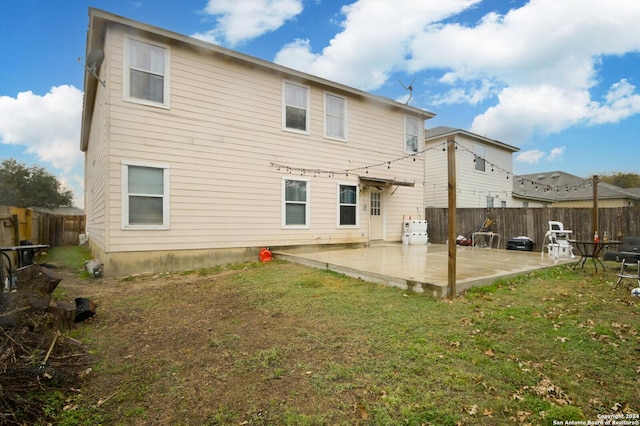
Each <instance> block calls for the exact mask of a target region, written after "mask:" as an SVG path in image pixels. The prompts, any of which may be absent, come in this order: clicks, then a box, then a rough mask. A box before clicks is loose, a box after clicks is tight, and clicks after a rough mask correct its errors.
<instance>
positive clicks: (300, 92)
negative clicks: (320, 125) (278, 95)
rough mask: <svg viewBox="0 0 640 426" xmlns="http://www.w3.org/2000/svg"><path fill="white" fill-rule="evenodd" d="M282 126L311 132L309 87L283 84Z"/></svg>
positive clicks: (306, 132)
mask: <svg viewBox="0 0 640 426" xmlns="http://www.w3.org/2000/svg"><path fill="white" fill-rule="evenodd" d="M282 90H283V92H284V93H283V96H282V98H283V108H282V109H283V114H282V128H283V129H285V130H290V131H293V132H299V133H305V134H308V133H309V88H308V87H306V86H300V85H299V84H293V83H289V82H287V81H285V82H284V84H283V88H282Z"/></svg>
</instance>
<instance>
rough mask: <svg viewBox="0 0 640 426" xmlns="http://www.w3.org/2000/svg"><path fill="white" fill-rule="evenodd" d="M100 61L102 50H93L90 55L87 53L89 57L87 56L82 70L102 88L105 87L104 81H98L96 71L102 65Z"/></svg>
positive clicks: (102, 54) (102, 56)
mask: <svg viewBox="0 0 640 426" xmlns="http://www.w3.org/2000/svg"><path fill="white" fill-rule="evenodd" d="M102 61H104V52H103V51H102V49H93V50H92V51H91V53H89V56H87V60H86V61H85V64H84V68H85V69H86V70H87V71H90V72H91V73H92V74H93V76H94V77H95V78H96V80H98V81H99V82H100V84H102V87H105V84H104V81H102V80H100V77H98V69H99V68H100V65H101V64H102ZM78 62H80V58H78Z"/></svg>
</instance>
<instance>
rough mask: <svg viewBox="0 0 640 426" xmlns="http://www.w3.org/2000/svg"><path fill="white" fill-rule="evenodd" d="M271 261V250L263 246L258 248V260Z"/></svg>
mask: <svg viewBox="0 0 640 426" xmlns="http://www.w3.org/2000/svg"><path fill="white" fill-rule="evenodd" d="M269 261H271V252H270V251H269V249H266V248H263V249H262V250H260V262H269Z"/></svg>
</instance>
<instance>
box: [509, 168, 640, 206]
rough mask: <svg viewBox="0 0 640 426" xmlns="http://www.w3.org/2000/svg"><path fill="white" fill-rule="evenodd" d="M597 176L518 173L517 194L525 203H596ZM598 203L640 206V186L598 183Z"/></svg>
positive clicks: (577, 204)
mask: <svg viewBox="0 0 640 426" xmlns="http://www.w3.org/2000/svg"><path fill="white" fill-rule="evenodd" d="M593 194H594V192H593V177H589V178H582V177H580V176H576V175H572V174H569V173H565V172H561V171H553V172H547V173H533V174H527V175H518V176H516V177H515V178H514V181H513V197H514V198H516V199H518V200H520V202H521V203H522V204H521V205H522V206H524V207H592V206H593ZM597 196H598V207H634V206H640V193H639V192H638V188H630V189H625V188H620V187H617V186H615V185H610V184H608V183H602V182H600V183H598V187H597Z"/></svg>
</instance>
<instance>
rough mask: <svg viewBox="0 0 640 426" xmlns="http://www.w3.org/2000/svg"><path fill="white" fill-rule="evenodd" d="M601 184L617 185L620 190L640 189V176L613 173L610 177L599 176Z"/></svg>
mask: <svg viewBox="0 0 640 426" xmlns="http://www.w3.org/2000/svg"><path fill="white" fill-rule="evenodd" d="M598 178H599V180H600V182H604V183H608V184H610V185H615V186H618V187H620V188H639V187H640V175H638V174H636V173H621V172H617V173H611V174H610V175H602V176H598Z"/></svg>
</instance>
